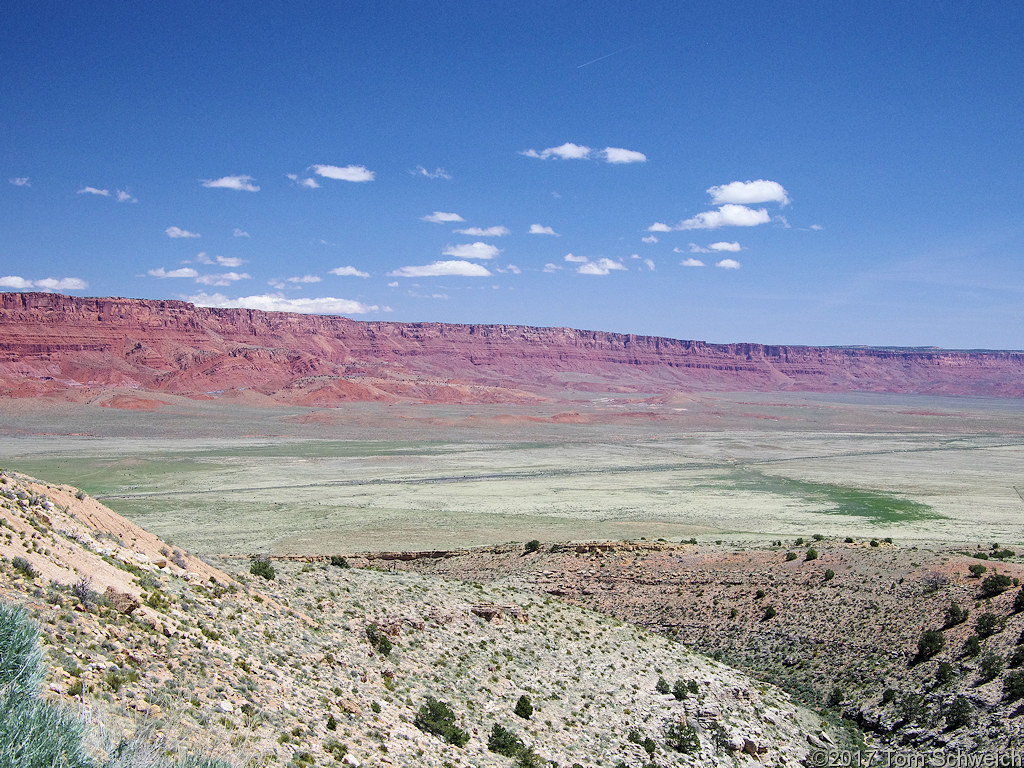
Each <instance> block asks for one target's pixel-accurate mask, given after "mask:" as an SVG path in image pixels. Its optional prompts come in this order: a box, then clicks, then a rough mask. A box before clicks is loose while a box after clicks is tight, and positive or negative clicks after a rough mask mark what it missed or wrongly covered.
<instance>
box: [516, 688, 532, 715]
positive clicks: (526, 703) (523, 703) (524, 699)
mask: <svg viewBox="0 0 1024 768" xmlns="http://www.w3.org/2000/svg"><path fill="white" fill-rule="evenodd" d="M512 711H513V712H515V713H516V714H517V715H518V716H519V717H521V718H523V720H529V719H530V718H531V717H533V702H531V701H530V697H529V696H527V695H526V694H525V693H524V694H523V695H522V696H520V697H519V700H518V701H516V707H515V709H514V710H512Z"/></svg>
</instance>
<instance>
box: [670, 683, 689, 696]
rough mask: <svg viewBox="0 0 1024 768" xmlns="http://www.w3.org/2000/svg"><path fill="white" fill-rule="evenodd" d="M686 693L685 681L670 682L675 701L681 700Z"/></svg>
mask: <svg viewBox="0 0 1024 768" xmlns="http://www.w3.org/2000/svg"><path fill="white" fill-rule="evenodd" d="M686 693H687V688H686V683H685V682H684V681H683V680H676V681H675V682H674V683H672V696H673V697H675V700H676V701H682V700H683V699H685V698H686Z"/></svg>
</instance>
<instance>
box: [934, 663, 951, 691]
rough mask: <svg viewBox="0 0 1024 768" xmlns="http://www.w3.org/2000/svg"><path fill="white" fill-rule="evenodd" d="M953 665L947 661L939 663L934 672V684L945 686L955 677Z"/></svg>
mask: <svg viewBox="0 0 1024 768" xmlns="http://www.w3.org/2000/svg"><path fill="white" fill-rule="evenodd" d="M954 672H955V670H954V669H953V665H952V664H950V663H949V662H948V661H940V662H939V667H938V669H936V670H935V684H936V685H945V684H946V683H948V682H949V681H950V680H952V679H953V678H954V677H956V675H955V674H954Z"/></svg>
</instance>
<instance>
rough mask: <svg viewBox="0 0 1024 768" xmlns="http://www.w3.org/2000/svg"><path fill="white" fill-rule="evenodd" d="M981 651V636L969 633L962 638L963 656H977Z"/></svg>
mask: <svg viewBox="0 0 1024 768" xmlns="http://www.w3.org/2000/svg"><path fill="white" fill-rule="evenodd" d="M979 653H981V638H979V637H978V636H977V635H971V636H970V637H968V638H967V639H966V640H964V656H977V655H978V654H979Z"/></svg>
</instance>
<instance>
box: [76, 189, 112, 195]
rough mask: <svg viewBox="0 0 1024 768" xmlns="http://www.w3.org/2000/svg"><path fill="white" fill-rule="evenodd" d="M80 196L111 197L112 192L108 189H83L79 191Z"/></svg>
mask: <svg viewBox="0 0 1024 768" xmlns="http://www.w3.org/2000/svg"><path fill="white" fill-rule="evenodd" d="M78 194H80V195H99V196H100V197H110V190H107V189H96V187H82V188H81V189H80V190H78Z"/></svg>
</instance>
